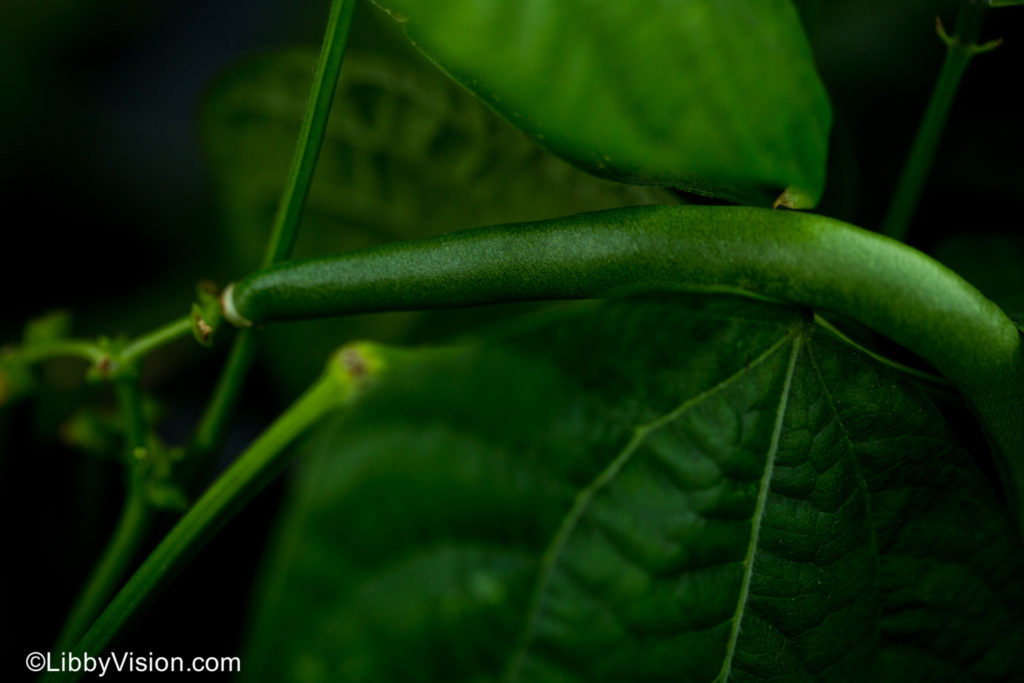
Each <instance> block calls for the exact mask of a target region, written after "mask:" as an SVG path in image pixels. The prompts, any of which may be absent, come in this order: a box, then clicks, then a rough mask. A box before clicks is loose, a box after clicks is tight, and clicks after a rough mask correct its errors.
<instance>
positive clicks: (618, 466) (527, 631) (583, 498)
mask: <svg viewBox="0 0 1024 683" xmlns="http://www.w3.org/2000/svg"><path fill="white" fill-rule="evenodd" d="M790 341H792V342H793V352H792V353H791V356H790V363H789V368H788V369H787V374H786V379H785V383H784V386H783V392H782V398H781V399H780V410H779V414H784V412H785V411H784V407H785V403H786V400H787V399H788V394H789V388H790V384H791V380H792V377H793V372H794V368H795V361H796V351H797V350H798V349H799V334H798V333H797V331H796V330H795V329H791V330H790V331H789V332H788V333H787V334H786V335H784V336H783V337H781V338H780V339H779V340H778V341H776V342H775V343H773V344H772V345H771V346H769V347H768V348H767V349H766V350H765V351H763V352H762V353H761V354H760V355H759V356H757V358H755V359H753V360H752V361H750V362H749V363H746V364H745V365H744V366H743V367H742V368H740V369H739V370H737V371H736V372H734V373H733V374H731V375H729V376H728V377H726V378H725V379H723V380H722V381H720V382H719V383H718V384H716V385H715V386H713V387H711V388H710V389H707V390H705V391H703V392H701V393H699V394H697V395H696V396H692V397H690V398H688V399H687V400H686V401H684V402H683V403H682V404H681V405H679V406H678V407H677V408H675V409H673V410H672V411H670V412H668V413H666V414H665V415H662V416H661V417H658V418H655V419H654V420H651V421H650V422H647V423H645V424H643V425H640V426H639V427H636V428H635V430H634V434H633V437H632V438H631V439H630V440H629V442H628V443H627V444H626V446H625V447H624V448H623V449H622V450H621V451H619V453H618V455H616V456H615V457H614V458H613V459H612V461H611V463H609V465H608V467H606V468H605V469H604V470H603V471H602V472H601V473H600V474H599V475H598V476H597V477H596V478H595V479H594V480H593V481H592V482H591V483H590V484H589V485H588V486H587V487H586V488H584V489H583V490H581V491H580V492H579V493H578V494H577V495H576V498H575V501H574V502H573V505H572V507H571V508H570V509H569V511H568V513H566V516H565V517H564V518H563V520H562V523H561V524H560V525H559V527H558V531H556V532H555V536H554V537H553V538H552V541H551V544H550V545H549V546H548V549H547V551H546V552H545V553H544V556H543V557H542V559H541V566H540V572H539V573H538V577H537V584H536V588H535V590H534V594H533V597H532V599H531V601H530V608H529V611H528V613H527V616H526V621H525V625H524V627H523V631H522V633H521V635H520V637H519V639H518V642H519V645H518V646H517V647H516V649H515V650H514V651H513V653H512V655H511V656H510V657H509V664H508V667H507V669H506V672H505V675H504V676H503V677H502V678H503V680H505V681H511V680H514V679H515V678H516V677H517V676H518V673H519V669H520V668H521V666H522V663H523V660H524V659H525V657H526V653H527V651H528V650H529V647H530V641H531V640H532V638H533V634H534V632H535V631H536V627H537V620H538V619H539V618H540V612H541V610H542V609H543V606H544V601H545V600H544V598H545V594H546V593H547V589H548V586H549V584H550V582H551V577H552V575H553V574H554V570H555V566H556V565H557V563H558V560H559V558H560V556H561V554H562V551H563V550H564V548H565V546H566V545H567V544H568V542H569V539H570V537H571V536H572V533H573V531H575V529H576V527H577V525H578V524H579V521H580V519H582V517H583V514H584V513H585V511H586V509H587V507H588V506H589V504H590V501H591V500H592V499H593V498H594V496H595V495H596V494H597V493H598V492H599V491H600V490H601V489H603V488H604V487H606V486H607V485H608V484H610V483H611V482H612V481H613V480H614V479H615V477H616V476H617V475H618V474H619V472H620V471H622V468H623V467H625V465H626V463H628V462H629V460H630V458H631V457H632V455H633V453H634V452H635V451H636V450H637V449H638V448H639V447H640V445H641V444H642V443H643V442H644V440H645V439H646V438H647V437H648V435H650V434H651V432H653V431H656V430H657V429H658V428H660V427H662V426H664V425H666V424H668V423H670V422H673V421H674V420H676V419H678V418H679V417H680V416H681V415H683V414H684V413H686V412H687V411H688V410H690V409H692V408H693V407H694V406H696V405H698V404H700V403H701V402H703V401H705V400H707V399H708V398H710V397H712V396H714V395H715V394H717V393H719V392H721V391H723V390H725V389H726V388H728V387H729V386H730V385H732V384H733V383H734V382H736V381H737V380H739V379H741V378H742V377H744V376H746V375H748V374H749V373H750V372H751V370H753V369H754V368H756V367H758V366H759V365H761V364H762V363H764V362H765V361H767V360H768V359H769V358H771V357H772V356H774V355H775V354H776V353H777V352H778V351H779V350H780V349H781V348H783V347H784V346H785V345H786V344H787V343H788V342H790ZM778 427H779V425H778V415H777V416H776V428H775V431H773V434H772V452H771V453H770V455H771V456H772V457H774V449H775V448H777V446H778V438H777V437H778V433H777V432H778ZM758 504H759V505H763V504H762V502H761V500H760V494H759V501H758ZM745 581H747V582H748V580H747V579H745Z"/></svg>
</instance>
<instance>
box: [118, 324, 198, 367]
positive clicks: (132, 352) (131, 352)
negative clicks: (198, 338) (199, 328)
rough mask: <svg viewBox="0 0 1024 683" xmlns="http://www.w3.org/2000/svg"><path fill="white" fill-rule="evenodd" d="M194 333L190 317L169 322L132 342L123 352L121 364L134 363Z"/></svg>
mask: <svg viewBox="0 0 1024 683" xmlns="http://www.w3.org/2000/svg"><path fill="white" fill-rule="evenodd" d="M191 333H192V321H191V320H190V319H189V317H188V316H185V317H184V318H179V319H177V320H175V321H173V322H169V323H167V324H166V325H164V326H163V327H160V328H158V329H156V330H153V331H152V332H149V333H148V334H144V335H142V336H140V337H138V338H137V339H135V340H133V341H132V342H130V343H129V344H128V345H127V346H126V347H124V349H123V350H122V351H121V354H120V355H121V362H122V363H132V362H134V361H136V360H138V359H139V358H142V357H143V356H146V355H147V354H149V353H152V352H153V351H155V350H156V349H158V348H159V347H161V346H164V345H165V344H169V343H170V342H172V341H175V340H177V339H180V338H182V337H187V336H188V335H190V334H191Z"/></svg>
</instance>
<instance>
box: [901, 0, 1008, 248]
mask: <svg viewBox="0 0 1024 683" xmlns="http://www.w3.org/2000/svg"><path fill="white" fill-rule="evenodd" d="M985 9H986V7H985V5H984V4H982V3H980V2H977V0H964V1H963V2H962V4H961V5H960V11H959V13H958V14H957V19H956V28H955V30H954V32H953V35H952V36H946V35H945V32H944V30H943V29H942V23H941V22H940V21H939V20H938V19H936V22H937V27H938V30H939V34H940V36H941V37H942V38H943V40H944V41H945V42H946V45H947V50H946V59H945V61H944V62H943V64H942V70H941V71H940V72H939V78H938V80H937V81H936V83H935V89H934V90H933V91H932V95H931V99H930V100H929V101H928V107H927V108H926V109H925V113H924V118H922V119H921V125H920V127H919V128H918V130H917V135H916V137H915V138H914V144H913V146H912V147H911V148H910V154H909V155H908V157H907V161H906V164H905V165H904V167H903V172H902V173H901V174H900V179H899V183H898V184H897V186H896V192H895V194H894V195H893V198H892V203H891V204H890V206H889V211H888V213H887V214H886V216H885V219H884V220H883V222H882V233H883V234H885V235H888V236H889V237H892V238H893V239H897V240H900V241H905V240H906V237H907V233H908V232H909V230H910V219H911V218H912V217H913V215H914V210H915V209H916V208H917V204H918V200H920V198H921V191H922V190H923V189H924V184H925V181H927V179H928V174H929V172H930V170H931V167H932V161H933V160H934V159H935V153H936V150H937V149H938V145H939V140H940V139H941V137H942V131H943V129H944V128H945V127H946V120H947V119H948V118H949V111H950V109H951V108H952V106H953V99H954V98H955V97H956V91H957V88H958V87H959V86H960V79H961V78H962V77H963V75H964V71H965V70H966V69H967V65H968V64H969V63H970V61H971V58H972V57H973V56H974V55H975V54H977V53H978V52H979V48H978V47H977V46H976V45H975V43H977V41H978V37H979V36H980V35H981V26H982V23H983V21H984V19H985ZM993 46H994V45H993Z"/></svg>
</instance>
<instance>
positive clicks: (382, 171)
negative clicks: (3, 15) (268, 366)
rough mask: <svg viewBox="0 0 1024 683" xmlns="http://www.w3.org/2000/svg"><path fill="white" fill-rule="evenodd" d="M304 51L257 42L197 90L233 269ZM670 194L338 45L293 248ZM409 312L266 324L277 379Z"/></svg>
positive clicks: (264, 193)
mask: <svg viewBox="0 0 1024 683" xmlns="http://www.w3.org/2000/svg"><path fill="white" fill-rule="evenodd" d="M313 60H314V56H313V54H312V53H310V52H307V51H304V50H303V51H287V52H276V53H271V54H265V55H261V56H257V57H254V58H252V59H249V60H247V61H245V62H243V63H241V64H239V65H238V66H237V67H235V68H233V69H232V70H231V71H230V72H228V73H227V74H226V75H225V76H224V77H222V78H221V79H220V80H218V81H217V82H216V83H215V84H214V85H213V86H212V87H211V89H210V91H209V93H208V96H207V98H206V103H205V106H204V110H203V130H204V137H205V140H206V145H207V149H208V153H209V157H210V160H211V164H212V168H213V175H214V178H215V180H216V182H217V185H218V187H219V196H220V199H221V201H222V206H223V214H224V222H225V224H226V228H227V237H228V240H229V242H230V245H229V249H228V252H227V253H231V254H234V255H235V257H236V259H235V273H236V274H242V273H244V272H246V271H248V270H250V269H252V268H253V267H255V265H256V264H258V263H259V259H260V255H261V253H262V249H263V244H264V242H265V240H266V237H267V235H268V234H269V229H270V225H271V222H272V219H273V214H274V211H275V209H276V206H277V202H278V199H279V195H280V191H281V187H282V186H283V184H284V179H285V175H286V173H287V170H288V165H289V162H290V160H291V154H292V149H293V147H294V145H295V139H296V136H297V133H298V129H299V123H300V121H301V118H302V111H303V107H304V106H305V102H306V98H307V95H308V89H309V82H310V80H311V79H312V67H313ZM677 201H678V200H677V199H676V198H675V197H674V196H673V195H672V194H670V193H668V192H665V191H662V190H659V189H655V188H642V187H632V186H628V185H622V184H619V183H614V182H610V181H607V180H602V179H599V178H594V177H593V176H590V175H588V174H586V173H583V172H581V171H579V170H577V169H575V168H573V167H572V166H570V165H569V164H567V163H565V162H563V161H561V160H560V159H558V158H557V157H554V156H553V155H551V154H548V153H547V152H545V151H543V150H542V149H540V148H539V147H538V146H537V145H535V144H534V143H533V142H532V141H531V140H530V139H529V138H527V137H526V136H524V135H523V134H522V133H520V132H519V131H517V130H516V129H515V128H513V127H512V126H510V125H508V124H507V123H505V122H504V121H502V120H501V119H499V118H498V117H497V116H495V115H494V114H493V113H492V112H490V111H489V110H488V109H487V108H486V107H485V106H483V105H482V104H481V103H480V102H478V101H477V100H476V99H474V98H473V97H472V96H470V95H469V94H467V93H466V92H465V91H463V90H462V89H461V88H459V87H458V86H456V85H455V84H453V83H451V82H450V81H448V79H446V78H444V76H442V75H441V74H438V73H436V72H435V71H434V70H433V69H429V68H422V66H421V65H420V64H418V63H408V62H404V61H400V60H399V59H398V58H383V57H373V56H367V55H363V56H360V55H350V56H349V57H347V58H346V63H345V68H344V71H343V73H342V78H341V81H340V83H339V86H338V92H337V95H336V98H335V102H334V109H333V111H332V115H331V121H330V124H329V126H328V131H327V137H326V140H325V142H324V146H323V149H322V151H321V154H320V160H319V164H318V166H317V171H316V177H315V179H314V182H313V188H312V190H311V193H310V197H309V202H308V205H307V208H306V211H305V214H304V216H303V219H302V224H301V228H300V232H299V240H298V244H297V245H296V256H297V257H300V256H316V255H325V254H330V253H338V252H342V251H347V250H352V249H357V248H361V247H365V246H370V245H373V244H380V243H383V242H387V241H391V240H395V239H405V238H411V237H417V236H424V235H433V234H440V233H443V232H448V231H451V230H458V229H463V228H471V227H475V226H478V225H490V224H496V223H506V222H516V221H527V220H537V219H541V218H551V217H555V216H560V215H565V214H572V213H577V212H581V211H590V210H596V209H605V208H612V207H618V206H629V205H634V204H667V203H676V202H677ZM421 319H423V314H408V315H402V316H389V317H380V316H377V317H364V318H359V319H348V320H343V321H313V322H308V323H297V324H293V325H288V326H285V327H279V328H277V329H272V330H269V331H268V335H267V336H268V337H269V347H268V356H269V357H271V358H272V359H273V361H272V362H273V363H274V365H275V369H276V371H277V372H276V374H277V376H278V378H279V379H280V381H282V382H283V383H285V384H286V385H287V386H289V387H290V388H292V389H293V390H297V389H298V388H301V387H304V386H305V384H306V383H307V382H308V380H309V378H311V377H313V376H315V375H316V374H317V373H318V372H319V371H320V368H321V367H322V366H323V363H324V359H325V358H326V357H327V355H328V354H329V353H330V352H331V351H332V350H333V349H334V348H336V347H337V346H338V345H339V344H341V343H342V342H344V341H345V340H346V339H351V338H353V337H373V338H375V339H379V340H396V339H401V338H402V337H403V335H404V334H405V333H406V332H407V331H408V330H409V328H410V326H411V325H413V324H415V323H416V321H418V320H421Z"/></svg>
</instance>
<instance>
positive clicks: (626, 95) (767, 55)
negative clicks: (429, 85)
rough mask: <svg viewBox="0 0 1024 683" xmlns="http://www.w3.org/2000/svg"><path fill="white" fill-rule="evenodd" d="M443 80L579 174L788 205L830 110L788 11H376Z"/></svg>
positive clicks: (405, 3)
mask: <svg viewBox="0 0 1024 683" xmlns="http://www.w3.org/2000/svg"><path fill="white" fill-rule="evenodd" d="M374 2H375V3H376V4H378V5H380V6H381V7H383V8H385V9H386V10H387V11H388V12H389V13H390V14H392V16H393V17H394V18H395V19H397V20H398V21H399V22H401V23H402V24H403V27H404V29H405V32H406V34H407V35H408V36H409V39H410V40H411V41H412V42H413V44H415V45H416V46H417V47H418V48H419V49H420V50H422V51H423V52H424V54H426V55H428V56H429V57H430V58H431V59H432V60H434V61H435V62H436V63H437V64H438V65H439V66H440V67H441V68H442V69H443V70H445V71H446V72H447V73H449V74H450V75H451V76H452V77H453V78H455V79H456V80H457V81H459V82H460V83H462V84H463V85H465V86H466V87H467V88H469V89H470V90H472V91H473V92H474V93H476V94H477V95H478V96H480V97H481V98H482V99H483V100H484V101H485V102H487V103H488V104H489V105H491V106H492V107H494V109H495V110H497V111H498V112H500V113H501V114H502V115H503V116H505V117H506V118H508V119H509V120H510V121H512V122H514V123H515V124H516V125H517V126H519V127H520V128H522V129H523V130H524V131H526V132H527V133H529V134H531V135H534V136H536V138H537V139H538V140H539V141H541V142H542V144H544V145H545V146H547V147H548V148H549V149H551V150H552V151H554V152H555V153H557V154H559V155H560V156H562V157H564V158H566V159H569V160H570V161H572V162H573V163H575V164H577V165H578V166H580V167H581V168H584V169H587V170H588V171H590V172H592V173H596V174H598V175H602V176H606V177H609V178H615V179H619V180H623V181H626V182H633V183H642V184H656V185H667V186H672V187H677V188H681V189H685V190H688V191H691V192H697V193H700V194H706V195H711V196H714V197H724V198H727V199H730V200H733V201H737V202H739V203H744V204H754V205H769V204H771V203H772V200H773V199H775V197H777V196H778V195H779V194H780V193H781V192H782V190H783V189H784V188H787V187H792V190H791V194H792V196H794V197H795V198H796V201H797V206H798V208H804V207H810V206H813V205H814V204H816V203H817V201H818V199H819V198H820V196H821V193H822V189H823V187H824V180H825V179H824V172H825V157H826V154H827V151H828V136H829V127H830V124H831V111H830V108H829V102H828V96H827V94H826V93H825V89H824V87H823V86H822V84H821V82H820V81H819V80H818V76H817V73H816V71H815V66H814V61H813V58H812V56H811V50H810V47H809V45H808V43H807V39H806V37H805V36H804V32H803V29H802V27H801V25H800V20H799V17H798V16H797V13H796V10H795V9H794V8H793V6H792V4H791V3H790V2H789V1H788V0H729V1H728V2H722V1H721V0H690V1H689V2H658V1H654V0H634V1H633V2H604V1H597V0H562V1H561V2H511V3H510V2H503V1H501V0H478V1H477V2H472V3H467V2H462V1H460V0H434V1H433V2H421V1H418V0H374Z"/></svg>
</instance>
